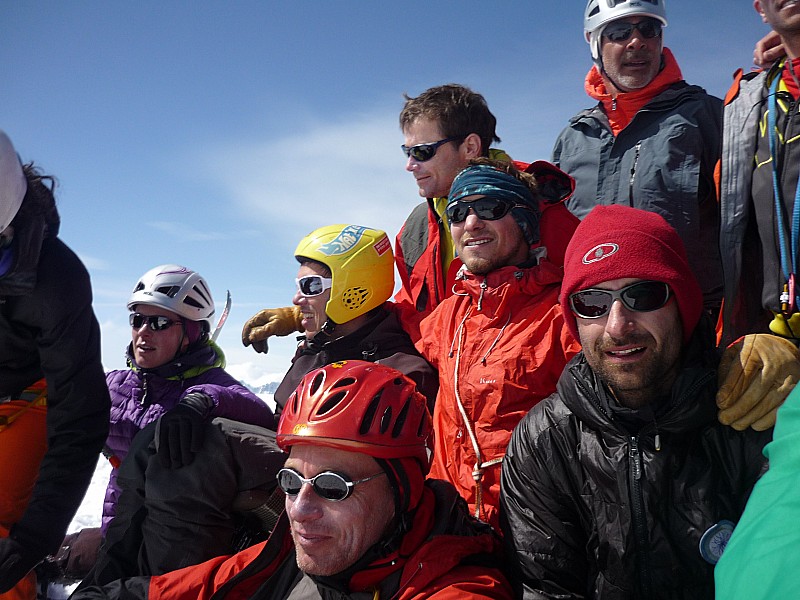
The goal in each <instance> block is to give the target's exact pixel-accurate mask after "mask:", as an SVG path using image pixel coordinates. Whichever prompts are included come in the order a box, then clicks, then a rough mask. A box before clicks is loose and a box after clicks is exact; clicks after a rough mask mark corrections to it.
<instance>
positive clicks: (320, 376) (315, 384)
mask: <svg viewBox="0 0 800 600" xmlns="http://www.w3.org/2000/svg"><path fill="white" fill-rule="evenodd" d="M324 381H325V373H323V372H322V371H320V372H319V373H317V375H316V377H314V380H313V381H312V382H311V390H310V393H311V394H316V393H317V390H319V388H320V387H321V386H322V383H323V382H324Z"/></svg>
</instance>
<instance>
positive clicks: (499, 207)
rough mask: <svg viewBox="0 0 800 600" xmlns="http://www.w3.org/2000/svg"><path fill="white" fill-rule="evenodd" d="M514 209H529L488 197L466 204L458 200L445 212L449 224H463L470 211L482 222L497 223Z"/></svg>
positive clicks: (501, 199)
mask: <svg viewBox="0 0 800 600" xmlns="http://www.w3.org/2000/svg"><path fill="white" fill-rule="evenodd" d="M512 208H526V209H527V208H528V207H527V206H525V205H523V204H515V203H514V202H512V201H511V200H506V199H505V198H492V197H491V196H487V197H484V198H478V199H477V200H473V201H472V202H465V201H463V200H456V201H455V202H452V203H450V204H448V205H447V208H445V210H444V212H445V214H446V215H447V221H448V222H449V223H451V224H452V223H461V222H462V221H464V220H465V219H466V218H467V215H469V211H470V209H472V210H473V211H474V212H475V215H476V216H477V217H478V218H479V219H481V220H482V221H497V220H498V219H502V218H503V217H505V216H506V215H507V214H508V213H509V212H510V211H511V209H512Z"/></svg>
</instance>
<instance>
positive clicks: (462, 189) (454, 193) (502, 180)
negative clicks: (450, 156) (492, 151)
mask: <svg viewBox="0 0 800 600" xmlns="http://www.w3.org/2000/svg"><path fill="white" fill-rule="evenodd" d="M468 196H491V197H492V198H502V199H503V200H510V201H512V202H514V203H515V204H522V205H523V206H526V207H529V209H530V210H527V209H523V208H512V209H511V215H512V216H513V217H514V220H516V222H517V224H518V225H519V226H520V229H522V233H523V235H524V236H525V241H526V242H528V244H534V243H536V242H538V241H539V202H538V200H537V199H536V198H534V196H533V194H532V193H531V190H530V188H529V187H528V186H527V185H525V184H524V183H522V182H521V181H520V180H519V179H517V178H516V177H513V176H511V175H508V174H507V173H503V172H502V171H499V170H497V169H496V168H494V167H492V166H490V165H472V166H469V167H467V168H466V169H464V170H463V171H461V172H460V173H459V174H458V175H456V178H455V179H454V180H453V185H452V186H451V187H450V193H449V194H448V195H447V203H448V204H452V203H453V202H458V201H459V200H462V199H464V198H467V197H468Z"/></svg>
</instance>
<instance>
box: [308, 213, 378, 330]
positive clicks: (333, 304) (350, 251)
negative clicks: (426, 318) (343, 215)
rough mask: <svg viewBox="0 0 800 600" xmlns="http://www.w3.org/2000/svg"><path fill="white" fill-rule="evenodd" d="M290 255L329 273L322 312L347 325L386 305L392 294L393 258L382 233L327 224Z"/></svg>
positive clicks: (359, 227) (365, 228)
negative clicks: (329, 277)
mask: <svg viewBox="0 0 800 600" xmlns="http://www.w3.org/2000/svg"><path fill="white" fill-rule="evenodd" d="M294 255H295V257H296V258H297V259H298V260H301V259H303V258H308V259H311V260H315V261H317V262H320V263H322V264H323V265H325V266H326V267H328V268H329V269H330V270H331V280H332V281H331V297H330V299H329V300H328V303H327V304H326V305H325V313H326V314H327V315H328V318H330V319H331V320H332V321H333V322H334V323H347V322H348V321H351V320H353V319H355V318H356V317H358V316H361V315H363V314H366V313H367V312H369V311H370V310H372V309H373V308H376V307H378V306H380V305H381V304H383V303H384V302H386V301H387V300H388V299H389V297H390V296H391V295H392V292H393V291H394V256H393V255H392V244H391V242H390V241H389V238H388V236H387V235H386V232H384V231H381V230H379V229H370V228H369V227H361V226H359V225H327V226H325V227H320V228H319V229H316V230H315V231H312V232H311V233H309V234H308V235H307V236H306V237H304V238H303V239H302V240H300V243H299V244H298V245H297V249H296V250H295V251H294Z"/></svg>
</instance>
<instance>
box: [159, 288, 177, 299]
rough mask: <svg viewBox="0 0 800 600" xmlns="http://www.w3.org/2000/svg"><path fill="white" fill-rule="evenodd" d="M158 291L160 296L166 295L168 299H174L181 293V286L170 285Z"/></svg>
mask: <svg viewBox="0 0 800 600" xmlns="http://www.w3.org/2000/svg"><path fill="white" fill-rule="evenodd" d="M156 291H157V292H158V293H159V294H164V295H165V296H167V297H168V298H174V297H175V295H176V294H177V293H178V292H180V291H181V286H179V285H168V286H162V287H159V288H156Z"/></svg>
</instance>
